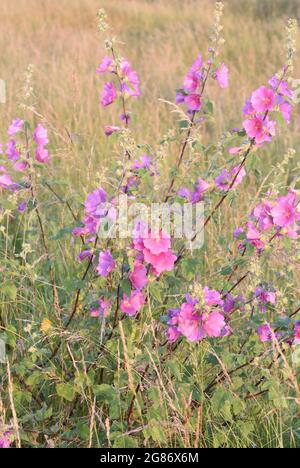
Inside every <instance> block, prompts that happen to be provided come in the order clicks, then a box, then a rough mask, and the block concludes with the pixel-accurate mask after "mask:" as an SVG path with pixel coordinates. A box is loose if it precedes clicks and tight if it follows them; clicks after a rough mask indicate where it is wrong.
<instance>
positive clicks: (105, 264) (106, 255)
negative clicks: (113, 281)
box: [97, 250, 116, 278]
mask: <svg viewBox="0 0 300 468" xmlns="http://www.w3.org/2000/svg"><path fill="white" fill-rule="evenodd" d="M115 268H116V262H115V261H114V259H113V257H112V255H111V253H110V251H109V250H107V251H106V252H101V253H100V255H99V264H98V267H97V272H98V273H99V275H100V276H103V277H104V278H106V277H107V276H108V275H109V274H110V273H111V272H112V271H113V270H114V269H115Z"/></svg>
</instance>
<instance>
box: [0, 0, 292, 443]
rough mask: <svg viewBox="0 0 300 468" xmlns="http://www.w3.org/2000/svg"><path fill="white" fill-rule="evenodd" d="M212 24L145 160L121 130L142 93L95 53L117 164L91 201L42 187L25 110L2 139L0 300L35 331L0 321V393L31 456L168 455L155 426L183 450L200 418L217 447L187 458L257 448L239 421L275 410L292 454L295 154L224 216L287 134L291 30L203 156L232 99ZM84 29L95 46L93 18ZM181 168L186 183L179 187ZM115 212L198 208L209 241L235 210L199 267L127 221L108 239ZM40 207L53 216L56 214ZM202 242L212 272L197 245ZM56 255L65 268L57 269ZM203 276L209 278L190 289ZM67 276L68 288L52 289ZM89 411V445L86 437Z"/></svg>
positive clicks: (119, 57)
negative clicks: (167, 159) (71, 451)
mask: <svg viewBox="0 0 300 468" xmlns="http://www.w3.org/2000/svg"><path fill="white" fill-rule="evenodd" d="M223 9H224V6H223V4H222V2H217V4H216V8H215V17H214V26H213V31H212V35H211V46H210V47H209V49H208V50H207V52H206V54H205V53H204V52H203V51H202V52H199V54H198V55H197V57H196V58H195V61H194V62H193V64H192V65H191V67H190V68H189V70H188V71H187V74H186V75H185V77H183V79H182V80H181V79H180V78H178V77H174V88H176V85H178V87H177V90H176V94H175V93H174V101H175V102H173V103H169V104H170V105H172V108H173V109H175V115H177V116H179V118H178V124H179V125H178V126H179V129H178V131H177V129H174V131H173V130H172V131H170V132H169V134H168V135H167V136H166V137H164V140H163V141H162V142H161V143H160V144H158V145H155V144H151V145H150V144H149V145H146V144H145V143H144V142H139V141H136V137H135V133H134V122H135V119H133V118H132V115H133V114H134V113H135V102H136V101H137V100H138V99H140V96H141V95H142V93H143V83H142V82H141V81H140V77H139V73H138V72H137V71H135V68H136V66H137V64H133V63H132V61H131V59H127V58H124V57H123V54H122V53H121V52H120V49H121V44H120V43H119V42H118V41H117V40H116V39H115V38H108V39H106V40H105V52H104V55H103V57H102V58H101V59H100V64H99V65H98V68H97V70H96V74H97V77H98V81H97V83H98V84H99V88H100V103H99V105H100V106H101V107H102V108H104V110H107V108H111V109H114V110H115V113H113V111H112V112H111V113H110V117H107V121H106V122H104V123H103V128H102V131H103V134H104V136H105V138H107V139H108V142H109V144H111V145H115V148H116V152H117V155H118V162H117V163H115V162H113V163H112V165H111V166H112V167H109V168H107V172H108V173H109V172H110V171H111V175H110V176H108V177H105V178H104V179H105V180H104V181H103V184H101V185H99V184H98V183H97V180H96V177H95V184H94V185H93V186H91V187H88V188H87V190H86V191H87V195H86V197H85V198H82V199H81V203H80V205H79V206H76V205H75V206H76V208H74V207H73V206H72V201H70V200H65V199H64V194H63V192H62V193H60V190H56V188H55V183H53V181H52V178H53V172H55V165H53V164H52V158H53V157H55V155H54V156H52V153H54V154H55V149H54V148H53V144H52V142H51V137H52V134H53V128H51V126H50V125H48V122H47V120H46V119H45V118H43V116H40V115H39V114H38V113H37V111H36V109H35V108H32V107H30V106H24V107H23V110H22V112H23V113H28V114H29V111H30V110H31V111H33V115H34V118H31V117H30V115H31V114H29V116H28V117H26V118H25V117H24V116H23V117H22V116H21V117H18V116H16V118H15V119H14V120H13V121H12V122H11V123H10V125H9V126H8V129H7V135H6V138H5V139H4V140H3V141H2V143H1V146H0V148H1V150H0V159H1V163H0V191H1V203H0V206H1V211H0V220H1V253H2V255H3V261H2V265H1V268H0V277H1V283H2V285H3V288H2V289H3V293H2V294H3V296H4V297H6V299H7V300H8V302H9V301H10V302H11V303H12V304H13V303H14V302H16V301H17V298H18V297H23V301H24V311H25V309H26V311H28V312H29V311H30V312H31V313H34V311H33V310H31V307H32V306H31V300H30V296H29V295H30V291H34V294H37V295H38V296H39V298H44V301H45V302H44V303H43V300H42V299H41V303H43V304H44V306H43V310H44V311H45V317H44V318H43V320H42V322H41V323H37V322H36V321H35V320H34V321H33V322H30V321H29V320H27V318H22V327H24V330H22V333H21V335H22V336H23V338H22V339H21V338H19V335H20V329H19V324H18V321H17V320H10V317H9V309H7V307H4V308H3V310H2V311H1V317H0V318H1V320H0V322H1V330H3V339H5V342H6V343H7V347H8V359H9V360H10V361H11V369H12V380H10V381H9V383H5V381H4V380H5V379H3V386H4V387H5V386H6V385H7V386H8V387H9V389H10V390H9V392H10V393H11V392H12V393H13V396H14V402H15V404H16V406H17V408H16V411H17V414H18V417H19V424H20V426H21V428H22V431H21V433H20V434H19V435H18V437H21V440H22V443H23V444H24V445H29V446H30V445H32V443H33V442H32V438H30V437H29V435H28V434H30V432H32V431H33V432H35V431H36V432H38V433H39V434H40V435H39V436H37V439H38V444H41V445H42V444H43V443H45V439H46V440H48V442H47V443H48V444H50V442H49V440H52V441H53V440H54V441H57V440H60V438H61V440H67V441H68V442H67V445H68V444H69V442H70V444H72V443H73V442H72V440H73V439H72V437H73V436H72V433H73V432H74V430H75V431H76V432H77V433H78V434H79V436H78V438H79V440H80V443H82V445H85V444H86V441H87V440H88V439H89V440H90V445H95V446H100V447H103V446H114V447H126V446H129V447H135V446H139V445H140V444H141V443H142V442H141V441H142V440H143V438H144V440H145V441H146V443H149V444H150V445H153V444H157V445H159V446H166V445H167V444H168V443H169V442H170V441H168V440H165V438H164V433H163V426H162V427H160V421H169V422H170V421H171V420H172V421H173V420H174V421H177V423H176V425H175V426H174V431H173V432H172V434H171V439H173V441H174V440H175V442H173V443H175V444H176V445H178V446H179V445H181V444H182V440H181V435H180V434H181V432H182V430H184V431H186V432H185V434H186V440H185V443H188V444H189V446H190V445H191V441H192V440H193V439H195V440H197V431H199V424H200V423H199V418H200V417H202V416H203V415H204V416H207V418H206V419H207V421H209V420H210V419H211V418H212V419H213V420H214V421H215V424H216V426H217V427H219V426H220V427H221V426H223V429H222V430H223V435H224V434H225V435H226V437H225V436H224V437H223V436H220V432H219V431H216V433H215V434H213V435H212V436H211V434H212V428H211V427H210V423H208V422H207V423H205V424H204V427H203V434H202V437H203V440H202V441H199V439H198V442H197V443H196V446H198V445H201V444H203V445H204V446H205V445H212V446H224V445H226V441H227V440H228V439H230V437H231V431H236V432H235V433H234V434H235V435H236V437H239V438H240V440H241V445H247V444H248V443H249V440H256V439H257V433H256V432H255V426H254V424H253V423H252V422H251V421H253V418H255V415H256V417H259V416H258V415H259V414H260V409H259V408H260V404H259V403H257V400H258V399H259V398H260V397H261V398H265V399H266V401H267V404H268V405H274V406H275V408H276V409H278V411H283V410H287V412H288V416H285V424H287V425H289V430H290V431H291V433H292V434H293V437H294V438H297V437H298V438H299V435H297V430H298V428H297V427H296V426H297V424H296V421H297V414H298V415H299V398H300V393H299V384H298V380H297V370H296V367H297V366H296V364H295V360H294V361H292V356H293V353H294V350H295V348H296V347H297V346H298V345H299V343H300V334H299V333H300V322H299V310H300V309H299V300H298V298H297V297H295V294H294V292H293V291H294V288H293V282H294V281H295V278H296V276H295V272H294V270H293V268H294V267H293V261H294V260H295V259H293V257H294V256H295V257H296V256H298V257H297V259H298V260H296V263H297V262H299V258H300V257H299V252H298V250H297V249H298V243H299V235H300V203H299V202H300V194H299V190H298V189H297V187H298V179H297V180H295V181H294V182H293V184H292V185H288V186H286V185H285V184H282V183H281V180H282V178H281V175H282V173H284V171H285V168H286V165H287V164H289V161H290V160H293V157H294V155H295V151H294V150H289V151H288V153H287V156H286V157H285V158H284V160H283V162H282V164H281V165H280V167H278V168H277V172H276V171H275V176H276V174H277V176H276V177H277V181H275V182H274V183H272V182H268V181H267V184H266V182H265V183H264V185H263V191H262V193H259V194H258V197H259V199H258V200H256V201H255V200H250V199H249V206H248V210H247V211H246V212H245V211H243V210H242V209H241V208H239V207H238V205H237V202H236V201H237V200H238V197H239V193H240V191H241V190H246V187H247V185H246V184H247V180H248V178H249V177H251V175H252V173H253V171H254V170H255V161H256V160H257V159H258V158H262V157H263V153H262V155H261V154H260V151H261V149H262V148H265V147H267V146H268V145H271V144H272V142H273V140H275V139H276V137H277V135H278V134H279V133H280V132H282V131H284V127H285V126H286V125H289V124H290V123H291V121H292V119H293V114H294V113H295V112H294V107H295V102H294V94H293V90H292V88H291V82H292V77H291V73H292V72H293V63H294V58H295V47H296V44H295V40H294V37H295V32H296V23H295V21H293V20H290V21H289V23H288V27H287V36H288V41H287V42H288V46H287V59H286V62H285V63H284V64H283V66H282V68H281V69H280V70H279V72H276V73H274V75H273V76H270V77H266V81H265V83H263V84H262V85H261V86H259V85H260V84H259V83H258V88H257V89H255V90H253V92H252V94H251V96H250V98H249V100H247V102H246V103H245V106H244V109H242V110H241V114H240V116H237V122H236V125H237V127H236V128H228V129H226V130H225V132H224V133H223V135H222V139H221V141H220V143H219V144H217V145H215V146H214V148H213V151H215V153H213V154H210V149H209V146H207V147H204V146H203V144H202V143H201V142H200V140H199V135H200V134H201V131H202V130H203V129H205V128H206V126H207V125H208V124H211V118H212V116H213V114H214V105H213V103H212V101H211V100H210V99H209V93H208V90H209V88H210V87H217V89H218V93H220V95H221V94H222V93H226V90H227V88H228V87H229V86H230V71H229V70H230V64H227V63H226V64H225V62H224V61H223V58H222V47H223V48H224V44H225V40H224V39H223V26H222V15H223ZM98 29H99V31H100V33H101V34H107V33H108V32H110V27H109V25H108V20H107V17H106V14H105V12H104V11H103V10H101V11H99V13H98ZM122 48H123V47H122ZM176 82H177V83H176ZM29 84H30V83H29ZM26 86H27V88H28V83H27V84H26ZM29 87H30V86H29ZM31 91H32V90H31ZM27 94H28V93H27ZM29 94H31V92H30V93H29ZM37 115H39V119H38V121H37ZM112 115H115V118H114V120H111V119H112V117H111V116H112ZM136 118H137V119H138V116H136ZM33 122H34V124H33ZM177 136H178V138H179V142H178V141H177V140H176V138H177ZM169 142H171V143H172V148H173V146H174V147H176V148H177V159H176V161H175V167H173V168H172V170H171V171H170V173H169V176H168V177H166V175H165V173H164V170H163V163H164V161H162V158H163V156H162V155H164V151H165V148H168V144H169ZM164 145H166V146H164ZM199 148H200V152H201V153H202V154H205V155H206V156H208V157H209V158H210V157H211V164H210V165H208V166H207V169H206V170H205V171H204V170H202V169H201V167H202V166H201V165H199V164H193V161H192V162H190V163H189V164H190V165H188V166H186V164H187V160H188V159H189V157H190V156H191V159H192V158H193V155H194V154H195V151H198V150H199ZM220 154H221V155H222V157H224V156H225V159H226V163H225V166H223V167H219V165H218V164H217V163H216V161H217V160H218V155H220ZM189 155H190V156H189ZM186 167H188V170H189V177H188V178H187V177H183V176H182V172H183V171H184V170H185V169H186ZM105 173H106V172H105ZM183 181H184V183H183ZM120 195H122V196H126V197H127V200H128V204H129V209H131V210H135V209H136V208H138V207H139V206H141V204H142V203H145V201H146V202H147V201H151V202H152V201H153V200H154V201H155V202H156V203H161V204H170V203H175V204H176V205H175V206H176V207H177V208H176V209H177V210H180V207H182V206H183V205H184V204H186V203H189V204H191V205H192V206H195V205H197V204H199V203H204V207H205V210H204V219H203V222H202V224H201V228H200V229H201V230H202V231H204V233H206V231H208V230H209V229H216V228H215V227H213V226H215V225H217V222H218V220H219V219H220V217H221V216H222V210H223V209H224V208H225V206H226V207H227V210H228V209H230V208H231V209H232V210H237V209H238V210H239V212H238V215H237V216H236V219H238V223H234V225H232V229H231V235H230V238H228V239H226V238H225V237H224V236H221V235H220V236H219V237H218V239H217V241H216V240H215V239H214V238H213V237H212V238H210V239H209V240H206V241H205V244H204V247H203V249H200V250H190V249H188V248H187V246H186V244H185V243H184V241H183V240H181V239H176V238H175V236H174V235H173V234H174V233H173V232H172V230H171V231H170V232H166V231H165V230H164V226H163V225H160V223H158V224H159V225H158V226H153V225H148V224H147V223H145V220H144V219H142V216H139V214H138V213H137V214H136V216H135V220H134V223H133V224H132V226H131V230H130V232H129V233H128V236H129V238H128V237H126V236H124V237H122V236H118V235H114V236H113V235H111V236H110V235H109V233H110V228H111V226H114V227H116V226H117V228H118V229H120V227H121V226H120V225H121V224H122V220H120V218H119V217H118V214H119V211H120V206H119V205H118V200H119V196H120ZM49 197H51V200H52V202H53V200H55V202H56V203H57V204H55V206H54V207H53V206H52V205H53V203H49ZM57 210H66V213H67V214H65V215H64V218H65V217H67V218H68V220H69V221H68V224H67V225H65V226H63V228H62V229H61V230H60V231H59V232H58V233H53V232H52V233H51V232H50V231H51V229H52V228H51V226H52V221H53V219H56V218H57V217H58V216H59V215H58V214H57ZM64 213H65V211H64ZM158 219H159V221H162V215H160V216H158ZM116 220H118V222H117V223H116ZM21 232H22V233H23V234H22V235H21V234H20V233H21ZM103 232H106V233H108V235H107V236H103V235H101V233H103ZM118 232H119V231H118ZM197 234H199V233H196V234H195V237H194V238H193V239H191V240H192V241H194V240H195V238H196V236H197ZM11 236H15V240H14V241H12V240H11ZM66 239H67V241H66ZM215 241H216V245H214V247H213V249H215V251H216V252H218V258H217V259H216V258H214V256H213V255H214V254H213V253H212V251H211V250H209V245H208V244H209V242H210V243H211V242H215ZM55 242H56V245H57V248H56V247H54V243H55ZM63 242H66V245H67V248H68V252H69V255H68V259H69V260H68V261H69V262H70V265H72V267H68V264H64V265H61V264H60V262H59V259H60V251H61V249H62V248H63V245H64V244H63ZM64 248H65V247H64ZM221 252H222V253H221ZM279 257H280V258H281V259H285V260H284V262H286V263H287V264H289V267H288V268H287V271H286V272H280V271H274V272H272V271H271V269H272V267H271V265H272V261H275V263H276V262H278V258H279ZM206 262H209V263H210V264H211V267H212V268H213V269H214V272H213V274H209V275H205V264H206ZM279 270H280V267H279ZM66 271H67V272H66ZM64 275H67V276H69V275H70V276H71V278H68V280H67V281H65V280H64V278H63V277H64ZM46 304H47V305H46ZM24 313H25V312H24ZM1 337H2V335H0V338H1ZM27 343H31V345H30V347H29V348H28V349H27V350H26V351H25V349H24V347H25V348H26V346H27ZM291 362H292V363H291ZM293 366H294V367H293ZM193 369H195V372H194V371H193ZM285 379H287V380H288V382H289V385H287V388H286V390H285V393H284V395H283V396H282V394H281V393H280V391H279V388H278V385H279V383H280V382H284V380H285ZM9 392H8V394H9ZM4 398H5V395H4ZM0 401H1V400H0ZM29 406H30V407H31V408H32V410H30V411H31V412H32V414H33V418H31V419H29V418H28V416H27V415H26V408H27V409H28V407H29ZM24 408H25V409H24ZM91 408H94V409H93V415H94V414H97V417H98V418H99V421H100V422H99V428H98V426H97V424H96V423H95V422H91V421H90V412H91ZM203 412H204V413H203ZM199 415H200V416H199ZM201 415H202V416H201ZM249 415H250V416H251V417H250V416H249ZM57 418H59V422H56V419H57ZM93 418H94V416H93ZM12 419H13V415H12V414H10V415H6V420H5V421H3V429H2V426H1V425H0V447H1V448H8V447H10V446H11V444H13V443H14V442H15V440H16V436H17V434H18V431H17V429H18V428H17V427H16V424H15V421H14V423H13V424H12V425H10V421H11V420H12ZM204 419H205V418H204ZM0 423H1V419H0ZM8 424H9V429H7V427H8ZM45 424H46V425H47V427H48V429H47V431H46V432H47V433H46V434H44V435H45V437H44V438H43V437H42V434H43V427H44V425H45ZM140 428H141V429H140ZM237 434H238V435H237ZM46 436H47V437H46ZM76 437H77V436H76ZM76 440H77V439H76ZM59 443H62V444H64V442H59ZM197 444H198V445H197ZM75 445H76V444H75Z"/></svg>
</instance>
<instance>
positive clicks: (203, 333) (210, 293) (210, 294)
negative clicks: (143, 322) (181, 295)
mask: <svg viewBox="0 0 300 468" xmlns="http://www.w3.org/2000/svg"><path fill="white" fill-rule="evenodd" d="M223 307H224V301H223V299H222V298H221V295H220V293H219V292H218V291H214V290H210V289H209V288H207V287H205V288H204V301H203V302H202V304H200V301H199V300H197V299H194V298H193V297H191V296H189V295H187V296H186V299H185V302H184V303H183V304H182V306H181V307H180V309H171V310H170V311H169V320H168V325H169V328H168V330H167V337H168V340H169V342H171V343H173V342H175V341H176V340H177V339H178V338H179V337H180V336H184V337H186V338H187V340H188V341H191V342H194V341H201V340H203V339H204V338H207V337H213V338H219V337H224V336H228V335H229V334H230V333H231V329H230V327H229V326H228V325H227V324H226V321H225V316H224V310H223Z"/></svg>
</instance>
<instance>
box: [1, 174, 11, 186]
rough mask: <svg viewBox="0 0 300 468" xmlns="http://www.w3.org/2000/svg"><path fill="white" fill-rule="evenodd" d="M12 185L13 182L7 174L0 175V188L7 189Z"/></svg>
mask: <svg viewBox="0 0 300 468" xmlns="http://www.w3.org/2000/svg"><path fill="white" fill-rule="evenodd" d="M13 185H14V182H13V180H12V178H11V176H10V175H9V174H2V175H0V187H2V188H5V189H9V188H10V187H12V186H13Z"/></svg>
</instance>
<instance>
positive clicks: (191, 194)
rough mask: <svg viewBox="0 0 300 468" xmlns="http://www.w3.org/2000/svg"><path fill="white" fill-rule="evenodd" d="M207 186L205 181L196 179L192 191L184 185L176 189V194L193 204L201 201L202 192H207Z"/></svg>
mask: <svg viewBox="0 0 300 468" xmlns="http://www.w3.org/2000/svg"><path fill="white" fill-rule="evenodd" d="M209 187H210V185H209V184H208V183H207V182H205V180H203V179H198V180H197V183H196V186H195V190H194V191H191V190H189V189H188V188H186V187H182V188H181V189H180V190H179V191H178V195H179V196H180V197H182V198H185V199H186V200H187V201H188V202H189V203H192V204H193V205H194V204H196V203H199V202H201V201H203V197H204V194H205V193H206V192H207V190H208V189H209Z"/></svg>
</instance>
